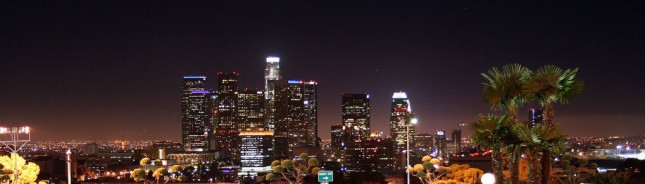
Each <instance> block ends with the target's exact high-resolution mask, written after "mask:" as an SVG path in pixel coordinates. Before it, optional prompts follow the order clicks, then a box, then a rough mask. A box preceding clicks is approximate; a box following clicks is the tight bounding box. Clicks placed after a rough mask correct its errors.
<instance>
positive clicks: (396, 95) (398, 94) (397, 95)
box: [392, 92, 408, 99]
mask: <svg viewBox="0 0 645 184" xmlns="http://www.w3.org/2000/svg"><path fill="white" fill-rule="evenodd" d="M392 98H394V99H402V98H408V95H407V94H405V92H396V93H394V94H393V95H392Z"/></svg>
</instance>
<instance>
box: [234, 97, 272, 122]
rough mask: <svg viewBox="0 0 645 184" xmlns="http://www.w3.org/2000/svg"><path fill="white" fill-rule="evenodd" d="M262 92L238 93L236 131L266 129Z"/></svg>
mask: <svg viewBox="0 0 645 184" xmlns="http://www.w3.org/2000/svg"><path fill="white" fill-rule="evenodd" d="M264 100H265V99H264V92H263V91H259V90H248V89H245V90H244V91H240V92H239V93H238V94H237V113H236V116H237V118H236V119H237V120H236V122H237V129H238V130H239V131H245V130H250V129H256V128H262V129H268V126H266V122H265V119H264V112H265V110H266V109H265V108H264V105H265V103H264Z"/></svg>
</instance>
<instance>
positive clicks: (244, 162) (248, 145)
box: [238, 128, 273, 176]
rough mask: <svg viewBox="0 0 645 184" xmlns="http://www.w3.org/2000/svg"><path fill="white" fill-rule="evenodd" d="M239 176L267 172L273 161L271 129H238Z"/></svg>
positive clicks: (269, 170)
mask: <svg viewBox="0 0 645 184" xmlns="http://www.w3.org/2000/svg"><path fill="white" fill-rule="evenodd" d="M239 136H240V143H241V145H240V157H241V160H240V163H241V169H240V171H239V172H238V174H239V175H240V176H247V175H250V176H258V174H260V175H261V174H262V173H269V172H271V171H273V170H272V169H271V162H272V161H273V131H270V130H262V129H261V128H251V129H247V130H243V131H240V135H239Z"/></svg>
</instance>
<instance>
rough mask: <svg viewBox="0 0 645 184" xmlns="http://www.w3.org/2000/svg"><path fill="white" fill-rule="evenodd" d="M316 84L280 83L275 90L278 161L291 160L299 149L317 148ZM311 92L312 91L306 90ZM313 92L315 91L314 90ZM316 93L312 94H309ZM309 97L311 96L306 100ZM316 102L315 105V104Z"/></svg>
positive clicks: (299, 82) (298, 81)
mask: <svg viewBox="0 0 645 184" xmlns="http://www.w3.org/2000/svg"><path fill="white" fill-rule="evenodd" d="M307 85H316V84H315V82H313V83H310V84H305V82H304V81H301V80H289V81H287V83H284V81H281V83H280V84H278V85H276V86H275V104H274V105H275V114H274V118H275V135H274V136H275V152H276V158H279V159H283V158H289V157H290V156H291V154H292V149H293V148H296V147H314V146H317V144H316V142H317V141H316V140H317V133H316V129H317V128H316V127H317V125H316V123H317V122H315V120H316V117H311V116H312V115H315V114H316V112H315V111H317V107H316V104H315V99H311V97H315V96H316V94H315V93H316V91H315V87H311V86H307ZM305 88H309V90H305ZM311 89H314V90H311ZM306 91H307V93H313V94H306V93H305V92H306ZM306 96H309V98H307V97H306ZM312 102H313V103H312Z"/></svg>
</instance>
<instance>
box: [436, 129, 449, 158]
mask: <svg viewBox="0 0 645 184" xmlns="http://www.w3.org/2000/svg"><path fill="white" fill-rule="evenodd" d="M434 137H435V139H434V140H435V148H437V150H435V151H436V155H434V156H436V157H439V159H446V158H448V157H447V156H448V152H447V150H446V148H447V146H448V145H446V131H444V130H437V133H436V134H435V136H434Z"/></svg>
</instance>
